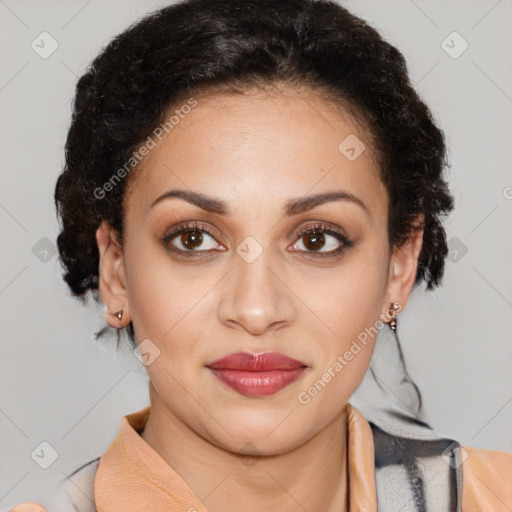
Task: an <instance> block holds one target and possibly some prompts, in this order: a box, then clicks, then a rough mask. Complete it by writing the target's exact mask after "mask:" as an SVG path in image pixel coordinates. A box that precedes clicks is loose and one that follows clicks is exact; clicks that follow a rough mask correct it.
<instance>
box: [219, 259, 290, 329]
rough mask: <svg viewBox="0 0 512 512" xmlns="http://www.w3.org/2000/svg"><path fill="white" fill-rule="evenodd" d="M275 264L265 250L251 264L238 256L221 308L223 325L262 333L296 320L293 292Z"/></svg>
mask: <svg viewBox="0 0 512 512" xmlns="http://www.w3.org/2000/svg"><path fill="white" fill-rule="evenodd" d="M271 266H272V265H271V262H270V261H269V259H268V258H266V257H265V251H264V252H263V254H261V255H260V256H259V257H258V258H257V259H256V261H253V262H251V263H247V262H246V261H244V259H243V258H241V257H239V256H238V255H237V256H236V257H235V262H234V268H233V269H232V270H231V272H229V274H228V276H227V279H226V282H225V285H224V289H223V294H222V300H221V301H220V303H219V307H218V316H219V320H220V321H221V322H222V323H223V324H225V325H227V326H230V327H232V328H237V329H240V330H244V331H246V332H247V333H249V334H251V335H253V336H259V335H262V334H265V333H267V332H268V331H271V330H274V329H279V328H282V327H285V326H287V325H290V324H291V323H292V322H293V320H294V318H295V314H296V308H295V305H294V298H293V297H294V296H293V292H292V291H291V290H290V288H289V287H288V286H286V279H285V277H284V275H282V272H281V273H280V272H279V270H278V269H276V270H274V269H272V268H271ZM274 267H276V265H274Z"/></svg>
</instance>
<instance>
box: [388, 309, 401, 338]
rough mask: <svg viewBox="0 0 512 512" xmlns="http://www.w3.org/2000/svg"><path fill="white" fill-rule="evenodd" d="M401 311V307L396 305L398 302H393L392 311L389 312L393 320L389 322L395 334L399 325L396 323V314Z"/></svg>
mask: <svg viewBox="0 0 512 512" xmlns="http://www.w3.org/2000/svg"><path fill="white" fill-rule="evenodd" d="M398 309H399V305H398V304H397V303H396V302H393V303H392V304H391V309H390V310H389V312H390V313H391V315H392V318H391V320H390V321H389V327H391V330H392V331H393V332H396V325H397V321H396V312H397V310H398Z"/></svg>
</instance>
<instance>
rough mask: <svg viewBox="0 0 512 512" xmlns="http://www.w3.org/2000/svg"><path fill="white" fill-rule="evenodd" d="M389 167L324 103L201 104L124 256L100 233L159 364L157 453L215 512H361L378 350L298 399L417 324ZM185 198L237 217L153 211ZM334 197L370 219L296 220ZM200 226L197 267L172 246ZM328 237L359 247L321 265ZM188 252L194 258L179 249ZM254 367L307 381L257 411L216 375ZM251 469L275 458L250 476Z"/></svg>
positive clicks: (146, 170)
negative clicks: (374, 331) (345, 359)
mask: <svg viewBox="0 0 512 512" xmlns="http://www.w3.org/2000/svg"><path fill="white" fill-rule="evenodd" d="M350 134H356V136H357V137H358V138H359V139H360V140H362V141H363V142H364V143H365V144H366V150H365V151H363V153H361V155H360V156H359V157H358V158H356V160H354V161H349V160H348V159H347V158H346V157H345V156H344V155H343V154H342V153H341V152H340V151H339V150H338V145H339V144H340V142H342V141H343V140H344V139H345V138H346V137H347V136H348V135H350ZM374 157H375V155H374V154H373V152H372V150H371V145H370V141H369V140H368V138H367V136H366V135H365V132H364V130H361V129H360V128H359V127H358V125H357V124H356V123H355V122H354V121H353V120H352V119H351V118H350V116H349V115H348V114H347V113H346V112H344V111H343V109H342V108H341V107H339V108H333V105H332V104H329V103H328V102H327V100H326V99H325V98H324V97H322V96H320V95H319V93H318V92H313V91H299V90H298V89H296V88H293V89H292V88H290V87H284V88H281V89H279V90H278V91H274V92H268V93H263V92H261V91H258V92H250V93H246V94H244V95H235V94H232V93H231V94H228V93H225V94H222V95H221V94H218V95H213V94H210V95H208V96H206V97H198V105H197V106H196V107H195V108H193V109H192V111H191V113H189V114H188V115H187V116H185V118H184V119H182V120H181V121H180V123H179V124H178V125H177V126H176V127H175V128H174V129H173V130H172V131H171V132H170V133H169V135H168V136H167V137H166V138H164V139H163V140H162V141H161V142H160V143H159V144H158V145H157V147H156V148H154V149H152V150H151V151H150V153H149V154H148V156H146V157H145V159H144V161H143V162H142V166H141V169H139V170H138V172H137V174H136V175H133V176H131V177H130V183H129V185H130V188H129V190H128V191H127V192H126V195H125V224H124V226H125V227H124V229H125V234H124V242H123V245H122V246H121V244H120V243H119V242H118V239H117V237H116V233H115V232H114V231H113V230H112V229H111V228H110V226H109V225H108V224H107V223H105V222H104V223H102V225H101V226H100V228H99V229H98V231H97V242H98V248H99V251H100V292H101V296H102V299H103V301H104V303H105V304H106V305H108V307H109V311H110V312H116V311H119V310H121V309H122V310H123V317H122V319H121V320H120V321H119V320H118V319H117V318H116V317H115V316H113V315H111V314H107V315H106V319H107V321H108V322H109V323H110V324H111V325H112V326H114V327H124V326H126V325H127V324H128V323H129V321H130V320H131V321H133V324H134V328H135V331H136V333H137V340H138V342H139V343H140V342H141V341H142V340H145V339H147V338H149V339H150V340H151V341H152V343H154V344H155V345H156V346H157V347H158V349H159V350H160V355H159V357H157V358H156V359H155V360H154V361H153V362H152V363H151V364H150V365H148V366H147V367H146V368H147V372H148V374H149V378H150V399H151V407H152V412H151V416H150V418H149V420H148V422H147V425H146V428H145V430H144V431H143V433H142V434H141V435H142V438H143V439H144V440H145V441H146V442H147V443H148V444H149V445H150V446H151V447H153V448H154V450H156V452H157V453H158V454H159V455H160V456H161V457H162V458H163V459H164V460H165V461H166V462H168V464H169V465H171V466H172V467H173V468H174V469H175V470H176V471H177V472H178V473H179V474H180V475H181V476H182V477H183V478H184V479H185V481H186V482H187V483H188V485H189V486H190V487H191V489H192V490H193V491H194V493H195V494H196V495H197V496H198V497H199V498H200V499H202V500H203V503H204V505H205V506H206V507H207V508H208V510H209V511H210V512H220V511H225V510H244V511H247V512H262V511H266V510H268V509H269V507H270V508H271V509H275V510H281V511H285V512H286V511H299V510H304V509H306V510H311V511H313V510H323V511H327V512H330V511H335V510H336V511H338V512H339V511H340V510H348V504H349V495H348V480H347V458H346V457H347V449H346V443H347V437H346V428H347V422H346V419H347V418H346V412H345V404H346V403H347V402H348V401H349V399H350V396H351V395H352V393H353V392H354V391H355V389H356V388H357V386H358V385H359V384H360V382H361V380H362V378H363V376H364V374H365V372H366V370H367V368H368V365H369V361H370V358H371V355H372V352H373V349H374V343H375V339H374V338H370V339H369V341H368V343H367V345H366V346H364V347H363V349H362V350H361V351H360V352H359V353H358V354H357V355H356V356H355V357H354V358H353V359H352V361H350V362H349V363H348V364H347V365H346V366H345V367H344V369H343V371H341V372H340V373H338V374H337V375H336V377H335V378H333V379H332V380H331V381H330V382H329V383H328V384H327V385H326V386H325V388H324V389H323V390H322V391H321V392H320V393H318V395H317V396H316V397H314V398H312V399H311V401H310V402H309V403H308V404H307V405H304V404H301V403H299V401H298V399H297V395H298V394H299V393H300V392H301V391H305V390H307V389H308V388H309V387H310V386H312V385H313V383H314V382H315V381H317V380H318V379H319V378H321V376H322V374H324V373H325V372H326V371H327V369H328V368H329V367H331V366H332V365H333V363H334V362H335V361H336V358H337V357H338V356H339V355H342V354H344V353H345V352H346V351H347V350H348V349H349V347H350V345H351V343H352V341H353V340H355V339H356V338H357V336H358V334H359V333H361V332H362V331H364V329H365V328H368V327H371V326H374V325H375V324H376V323H377V322H378V320H379V319H380V318H383V316H384V315H386V313H387V311H388V310H389V307H390V304H391V303H392V302H397V303H399V304H400V305H401V306H402V308H404V307H405V306H406V304H407V301H408V298H409V295H410V292H411V290H412V287H413V284H414V278H415V275H416V270H417V263H418V256H419V253H420V250H421V244H422V236H423V232H422V230H419V231H417V232H415V233H413V234H411V236H410V238H409V240H408V241H407V242H406V243H405V244H403V245H402V246H401V247H400V248H392V249H391V248H390V247H389V246H388V240H387V231H386V229H387V215H388V207H389V205H388V196H387V192H386V189H385V187H384V185H383V184H382V182H381V181H380V179H379V171H378V169H377V167H376V164H375V158H374ZM171 189H184V190H188V191H194V192H199V193H203V194H206V195H208V196H213V197H215V198H217V199H220V200H222V201H224V202H225V203H226V204H227V207H228V208H229V214H225V215H220V214H213V213H208V212H205V211H203V210H202V209H200V208H199V207H198V206H195V205H192V204H190V203H188V202H187V201H185V200H183V199H181V198H172V199H167V200H162V201H160V202H159V203H157V204H156V205H155V206H154V207H153V208H151V204H152V202H153V201H155V199H156V198H158V197H159V196H161V195H162V194H164V193H165V192H167V191H168V190H171ZM334 190H343V191H346V192H349V193H351V194H353V195H354V196H357V197H358V198H359V199H360V200H361V201H362V202H363V203H364V204H365V205H366V207H367V209H368V211H365V209H363V208H362V207H361V206H359V205H358V204H357V203H355V202H352V201H348V200H346V201H330V202H326V203H324V204H321V205H319V206H316V207H315V208H313V209H311V210H309V211H306V212H303V213H299V214H294V215H291V216H285V215H283V213H282V208H283V206H284V205H285V203H286V202H287V201H289V200H290V199H293V198H301V197H303V196H305V195H313V194H318V193H323V192H332V191H334ZM188 220H191V221H193V220H195V221H198V222H200V223H201V224H202V225H206V226H207V227H211V228H212V229H213V230H214V232H216V233H218V236H216V239H215V238H211V237H210V236H209V235H207V234H204V233H203V244H202V245H200V246H199V247H198V249H199V250H204V252H203V253H202V254H197V253H196V257H192V258H187V257H186V256H181V257H180V256H178V255H176V254H174V253H172V252H169V251H168V250H166V248H165V247H164V245H163V244H162V241H161V240H162V238H163V237H164V236H165V234H166V232H168V231H169V228H172V227H173V226H176V225H177V224H178V223H181V222H183V221H188ZM421 220H422V219H421V218H419V221H421ZM317 222H323V223H330V224H332V225H335V226H337V227H339V228H340V229H342V230H344V233H346V236H347V237H348V239H349V240H350V241H352V242H353V245H352V246H351V247H346V249H345V251H344V252H343V253H342V254H341V255H340V256H337V257H336V256H332V257H327V258H324V259H320V258H315V250H316V251H317V252H322V251H324V252H325V251H327V252H328V251H332V250H333V249H335V248H337V247H339V245H340V242H339V241H338V240H337V239H336V238H334V237H333V235H330V234H325V235H324V236H325V238H324V240H325V245H324V246H322V244H320V245H319V246H318V247H315V246H313V248H311V247H312V246H311V243H310V242H309V245H305V244H307V243H308V236H307V235H305V236H302V237H301V236H296V234H297V233H298V231H299V230H300V229H303V228H307V227H309V226H311V225H314V224H315V223H317ZM247 237H253V238H254V239H255V240H256V241H257V243H258V244H259V245H260V246H261V249H262V253H261V255H260V256H259V257H258V258H256V259H255V260H254V261H253V262H251V263H248V262H246V261H245V260H244V259H243V258H242V257H240V256H239V254H238V253H237V252H236V249H237V247H238V246H241V247H243V246H244V244H242V242H243V241H244V240H245V239H246V238H247ZM173 243H174V245H175V246H176V247H177V248H181V249H182V250H186V248H185V247H184V246H183V245H181V244H180V236H178V237H177V238H175V239H174V242H173ZM212 248H213V249H218V250H217V251H215V250H210V252H209V253H208V252H207V251H208V249H212ZM220 248H222V249H220ZM195 250H197V249H195ZM189 251H190V249H189ZM388 319H389V317H388ZM385 328H386V329H387V328H388V327H387V326H385ZM242 351H247V352H254V353H261V352H267V351H275V352H280V353H282V354H285V355H287V356H289V357H292V358H295V359H298V360H299V361H302V362H303V363H304V364H306V365H308V366H309V368H308V369H307V371H306V372H305V373H304V374H303V375H302V376H301V377H300V378H299V380H297V381H295V382H293V383H292V384H290V385H289V386H287V387H285V388H284V389H282V390H280V391H279V392H277V393H275V394H274V395H271V396H267V397H263V398H261V397H260V398H249V397H245V396H242V395H240V394H238V393H236V392H235V391H233V390H232V389H230V388H229V387H227V386H226V385H224V384H223V383H222V382H220V381H219V380H217V379H216V378H215V377H214V376H213V375H212V373H211V372H210V370H208V368H206V367H205V365H206V364H208V363H210V362H213V361H215V360H217V359H219V358H221V357H224V356H226V355H228V354H231V353H235V352H242ZM171 433H172V434H171ZM239 454H247V455H254V456H257V457H261V458H259V459H258V461H257V463H256V464H254V465H247V464H244V463H242V459H241V458H240V455H239ZM283 489H285V490H286V491H285V490H283ZM205 497H206V498H205Z"/></svg>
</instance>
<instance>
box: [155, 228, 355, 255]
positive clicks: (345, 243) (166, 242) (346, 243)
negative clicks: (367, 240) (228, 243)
mask: <svg viewBox="0 0 512 512" xmlns="http://www.w3.org/2000/svg"><path fill="white" fill-rule="evenodd" d="M190 231H200V232H201V233H206V234H207V235H209V236H210V237H212V238H213V239H215V240H216V239H217V238H219V236H218V234H217V233H216V232H214V231H213V230H211V229H210V228H209V227H208V226H206V225H201V224H199V223H198V222H196V221H189V222H185V223H183V224H180V225H179V226H178V227H176V228H175V229H173V230H172V231H171V232H170V233H167V234H166V235H165V236H164V237H163V238H162V245H163V246H164V248H165V249H167V250H168V251H170V252H173V253H175V254H179V255H180V256H186V257H197V255H198V253H199V254H201V253H207V252H211V251H215V250H216V249H208V250H202V251H199V250H198V251H195V250H189V251H184V250H183V249H178V248H177V247H174V246H173V245H171V244H170V242H171V241H172V240H173V239H174V238H176V237H177V236H179V235H181V234H182V233H187V232H190ZM319 233H320V234H327V235H331V236H333V237H334V238H336V239H337V240H338V241H339V242H341V245H340V246H339V247H338V248H337V249H335V250H333V251H328V252H318V251H298V252H299V253H306V254H308V255H312V256H313V258H318V259H322V258H333V257H338V256H341V254H342V253H343V252H345V250H346V249H348V248H349V247H352V246H353V245H354V243H353V242H352V241H351V240H349V239H348V238H347V237H346V236H345V235H344V234H343V233H342V232H341V231H340V230H339V228H337V227H335V226H334V225H332V224H328V223H317V224H315V225H313V226H308V227H307V228H305V229H302V230H299V231H297V232H296V233H295V238H296V239H299V240H300V239H301V238H302V237H304V236H306V235H309V234H319Z"/></svg>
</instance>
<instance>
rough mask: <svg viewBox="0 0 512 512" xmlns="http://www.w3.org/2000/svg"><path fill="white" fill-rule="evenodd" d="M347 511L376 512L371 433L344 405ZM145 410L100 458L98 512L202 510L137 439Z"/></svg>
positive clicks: (129, 419) (125, 423)
mask: <svg viewBox="0 0 512 512" xmlns="http://www.w3.org/2000/svg"><path fill="white" fill-rule="evenodd" d="M346 410H347V420H348V467H349V487H350V512H356V511H357V512H376V511H377V497H376V488H375V462H374V460H375V459H374V457H375V454H374V444H373V435H372V430H371V427H370V425H369V423H368V422H367V421H366V419H365V418H364V416H363V415H362V414H361V413H360V412H359V411H358V410H357V409H356V408H355V407H353V406H352V405H351V404H349V403H347V405H346ZM150 412H151V406H148V407H146V408H144V409H141V410H139V411H137V412H134V413H131V414H128V415H126V416H124V417H123V419H122V420H121V428H120V431H119V433H118V435H117V437H116V438H115V439H114V441H113V443H112V444H111V445H110V447H109V448H108V450H107V451H106V452H105V453H104V454H103V455H102V456H101V458H100V461H99V465H98V469H97V471H96V475H95V479H94V496H95V501H96V507H97V510H101V512H117V511H119V512H121V511H122V512H125V511H126V510H137V511H139V512H146V511H148V512H149V511H154V510H169V511H173V512H208V511H207V509H206V508H205V506H204V505H203V504H202V503H201V501H200V500H199V499H198V498H197V497H196V496H195V495H194V493H193V491H192V489H191V488H190V487H189V486H188V484H187V483H186V482H185V481H184V480H183V478H182V477H181V476H180V475H179V474H178V473H176V471H174V470H173V469H172V467H170V466H169V465H168V464H167V463H166V462H165V461H164V459H163V458H162V457H160V455H159V454H158V453H157V452H156V451H155V450H154V449H153V448H152V447H151V446H150V445H149V444H147V443H146V442H145V441H144V439H142V437H141V436H140V435H139V432H142V430H143V429H144V426H145V424H146V421H147V419H148V417H149V415H150Z"/></svg>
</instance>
